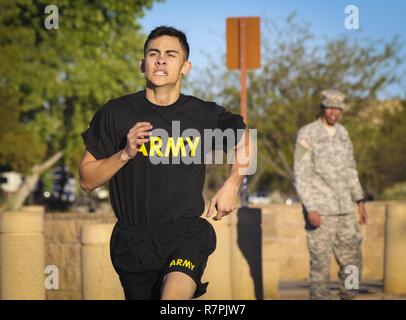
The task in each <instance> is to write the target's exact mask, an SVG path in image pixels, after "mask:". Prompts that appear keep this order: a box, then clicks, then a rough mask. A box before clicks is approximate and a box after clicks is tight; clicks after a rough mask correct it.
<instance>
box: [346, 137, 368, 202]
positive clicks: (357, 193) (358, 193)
mask: <svg viewBox="0 0 406 320" xmlns="http://www.w3.org/2000/svg"><path fill="white" fill-rule="evenodd" d="M347 137H348V141H347V143H348V148H349V154H350V156H349V167H348V171H349V177H350V179H349V183H350V191H351V198H352V201H359V200H362V199H364V190H363V189H362V186H361V183H360V181H359V177H358V171H357V165H356V163H355V158H354V148H353V146H352V142H351V140H350V138H349V136H348V133H347Z"/></svg>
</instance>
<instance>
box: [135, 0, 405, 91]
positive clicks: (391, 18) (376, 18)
mask: <svg viewBox="0 0 406 320" xmlns="http://www.w3.org/2000/svg"><path fill="white" fill-rule="evenodd" d="M347 5H356V6H357V7H358V9H359V23H360V30H347V29H345V27H344V20H345V18H346V16H347V15H346V14H345V13H344V9H345V7H346V6H347ZM295 11H296V12H297V20H298V21H306V22H308V23H310V25H311V30H312V32H313V33H314V34H315V35H316V36H328V37H329V38H333V37H336V36H339V35H343V34H346V35H348V36H349V37H362V38H369V39H373V40H379V39H385V40H388V39H391V38H392V37H393V36H395V35H399V36H400V38H401V41H402V42H403V43H404V44H405V46H404V48H403V50H402V56H403V57H405V61H406V1H404V0H387V1H378V0H358V1H354V0H348V1H343V0H334V1H322V0H313V1H310V0H285V1H282V0H205V1H196V0H166V1H164V2H161V3H155V4H154V5H153V7H152V9H151V10H148V11H146V13H145V17H144V18H143V19H142V20H141V25H142V28H143V30H144V32H145V33H149V31H151V30H152V29H153V28H154V27H156V26H158V25H162V24H165V25H172V26H175V27H177V28H179V29H182V30H183V31H184V32H185V33H186V35H187V36H188V41H189V44H190V46H191V54H190V60H191V61H192V63H193V65H194V68H195V70H196V69H202V68H204V66H205V65H206V62H207V60H206V59H207V57H206V54H205V53H209V54H210V55H211V56H218V57H221V56H222V55H223V54H224V53H225V32H226V30H225V28H226V18H227V17H235V16H259V17H261V21H264V20H266V19H268V20H269V19H275V18H284V17H287V16H288V15H289V14H291V13H292V12H295ZM403 70H404V71H406V70H405V69H403ZM399 72H403V71H399ZM191 76H193V71H192V75H191ZM400 91H402V93H401V94H403V92H405V91H406V90H405V89H404V86H403V88H399V87H397V88H393V89H392V90H391V94H397V93H400Z"/></svg>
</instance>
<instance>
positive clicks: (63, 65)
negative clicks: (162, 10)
mask: <svg viewBox="0 0 406 320" xmlns="http://www.w3.org/2000/svg"><path fill="white" fill-rule="evenodd" d="M152 3H153V0H137V1H135V0H134V1H130V0H126V1H114V0H106V1H85V0H78V1H73V2H72V1H67V0H60V1H56V2H54V4H55V5H56V6H57V9H58V12H57V13H58V14H59V29H47V28H46V27H45V25H44V21H45V19H46V18H47V17H49V15H50V14H56V12H55V11H51V12H50V13H48V14H46V13H44V12H45V8H46V7H47V6H48V2H46V1H42V0H30V1H28V0H18V1H12V0H5V1H2V3H1V10H0V47H1V61H6V62H7V63H1V65H0V89H1V92H0V93H1V95H2V96H3V95H4V96H7V97H8V100H7V102H2V104H1V109H2V111H1V112H2V113H8V111H7V110H11V111H12V112H11V113H10V114H9V116H8V118H9V121H10V122H9V124H8V126H7V129H4V130H3V131H2V138H1V140H0V149H3V150H4V152H1V153H0V165H9V166H11V167H12V169H13V170H20V171H22V172H24V173H26V174H27V175H28V177H30V176H31V175H34V176H36V178H35V179H38V177H39V175H41V174H42V173H43V172H44V171H43V170H46V169H47V168H49V166H52V164H50V163H49V160H50V159H52V162H56V161H58V160H59V159H60V158H61V157H62V161H63V162H64V163H65V164H67V165H68V166H69V167H70V168H71V169H72V171H73V172H75V173H76V172H77V168H78V165H79V161H80V158H81V155H82V153H83V148H84V146H83V143H82V140H81V136H80V133H81V132H83V131H84V130H85V129H86V127H87V125H88V123H89V120H90V118H91V116H92V115H93V114H94V112H95V110H96V109H97V108H99V107H100V106H101V105H102V104H104V103H105V102H106V101H107V100H108V99H110V98H112V97H116V96H119V95H122V94H125V93H128V92H130V91H133V90H136V89H137V88H139V87H141V86H142V84H143V78H142V77H141V75H140V73H139V71H138V70H139V60H140V58H142V55H143V46H142V45H143V43H144V37H145V36H144V35H143V34H142V33H141V28H140V25H139V23H138V19H139V18H140V17H141V16H142V15H143V13H144V10H145V9H147V8H150V7H151V6H152ZM47 12H49V11H47ZM23 128H24V129H23ZM27 133H29V138H28V139H26V138H27ZM13 141H14V142H15V143H13V145H12V146H11V145H10V143H12V142H13ZM30 146H32V148H31V147H30ZM21 155H23V156H21ZM45 163H47V164H48V165H46V166H44V164H45ZM35 165H36V167H35ZM34 167H35V168H36V169H34ZM35 179H34V180H35ZM26 181H27V182H28V181H30V179H29V178H28V179H26ZM23 189H26V192H25V194H26V193H27V191H28V194H29V191H30V190H28V189H32V188H31V187H28V189H27V185H25V186H23V187H22V189H21V190H20V191H22V190H23ZM28 194H27V195H28ZM17 198H19V199H20V200H19V201H16V198H13V199H11V201H10V202H9V203H8V204H7V205H6V206H3V210H4V209H5V208H9V209H10V208H12V209H17V208H18V207H20V206H21V205H22V202H21V199H25V196H21V193H20V196H17Z"/></svg>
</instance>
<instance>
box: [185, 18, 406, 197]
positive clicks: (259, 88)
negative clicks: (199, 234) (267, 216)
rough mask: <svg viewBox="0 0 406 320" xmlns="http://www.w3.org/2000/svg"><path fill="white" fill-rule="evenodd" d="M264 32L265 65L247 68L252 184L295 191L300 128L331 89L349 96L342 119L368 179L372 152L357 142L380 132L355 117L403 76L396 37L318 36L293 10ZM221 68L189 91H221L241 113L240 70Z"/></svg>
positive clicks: (314, 114) (364, 143)
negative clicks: (254, 164)
mask: <svg viewBox="0 0 406 320" xmlns="http://www.w3.org/2000/svg"><path fill="white" fill-rule="evenodd" d="M262 35H263V37H262V43H263V47H262V67H261V69H259V70H258V71H250V72H249V73H248V75H249V78H248V115H249V126H250V127H252V128H255V129H257V130H258V171H257V173H256V175H255V176H254V177H253V178H252V179H251V187H253V188H255V189H258V188H262V187H268V188H269V187H271V188H272V187H275V188H277V189H279V190H281V191H286V192H292V191H293V185H292V182H293V175H292V169H291V168H292V164H293V151H294V146H295V140H296V134H297V130H298V129H299V128H300V127H301V126H303V125H305V124H306V123H309V122H311V121H313V120H314V119H315V118H316V117H317V115H318V114H319V112H320V107H319V106H320V99H321V96H320V93H321V91H322V90H324V89H328V88H336V89H338V90H341V91H343V92H345V93H346V94H347V101H348V105H349V107H350V108H349V110H348V111H347V112H346V113H345V117H344V122H345V124H346V125H348V129H349V131H350V134H351V136H352V138H353V140H354V145H355V146H356V154H357V158H358V163H359V166H360V168H361V172H362V173H363V175H362V180H364V179H365V180H367V181H368V179H370V177H369V176H367V175H364V173H365V172H366V170H364V168H363V163H368V162H369V157H370V154H369V152H362V153H359V149H358V147H359V146H360V145H361V143H359V142H361V140H362V147H363V148H364V149H365V150H371V149H373V147H374V145H375V143H376V140H375V139H372V140H371V141H369V139H368V141H365V139H363V138H364V137H365V136H362V135H361V134H365V133H368V134H372V137H375V136H377V135H378V133H377V132H376V129H374V128H373V127H371V124H370V123H368V122H365V123H361V124H360V121H359V118H358V116H359V114H360V113H362V111H363V110H364V108H365V107H366V106H369V105H372V104H374V103H376V102H377V101H378V95H379V93H381V92H382V91H384V90H385V89H386V88H387V87H388V86H389V85H391V84H394V83H397V82H398V81H399V79H398V77H397V73H396V70H397V69H396V68H397V67H398V66H399V64H400V63H401V60H400V59H399V57H398V52H400V50H399V48H400V46H401V44H400V43H399V40H398V39H397V38H394V39H393V40H389V41H386V42H378V41H376V42H373V41H369V40H362V39H357V40H354V39H353V40H351V39H349V38H346V37H338V38H336V39H320V38H316V37H315V36H314V35H313V34H312V33H311V31H310V28H309V26H307V25H306V24H304V23H298V22H297V21H296V17H295V15H294V14H293V15H291V16H290V17H288V19H287V20H286V22H283V23H281V22H280V21H275V22H269V21H268V22H267V23H266V27H265V30H263V32H262ZM216 60H218V59H216ZM213 61H215V60H214V59H213ZM224 66H225V63H222V64H214V63H213V64H211V65H210V66H209V67H208V68H207V69H206V70H205V71H204V73H205V74H206V77H205V81H203V82H200V85H199V83H197V84H190V85H191V89H192V90H193V91H194V93H195V94H197V95H201V96H203V97H206V98H209V99H211V98H213V97H214V96H216V100H217V101H220V102H221V103H222V104H223V105H225V106H232V108H231V109H232V110H234V111H237V110H238V106H239V81H238V80H239V73H238V72H229V71H227V70H225V67H224ZM213 83H216V86H213V85H212V84H213ZM353 133H354V134H353ZM371 165H372V164H371ZM372 167H374V165H372ZM374 168H375V167H374ZM209 179H211V180H213V179H214V178H212V177H209ZM208 184H210V182H208ZM367 185H368V183H367ZM369 185H371V183H369Z"/></svg>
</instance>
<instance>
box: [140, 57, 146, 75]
mask: <svg viewBox="0 0 406 320" xmlns="http://www.w3.org/2000/svg"><path fill="white" fill-rule="evenodd" d="M140 70H141V73H145V59H142V60H141V61H140Z"/></svg>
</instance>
